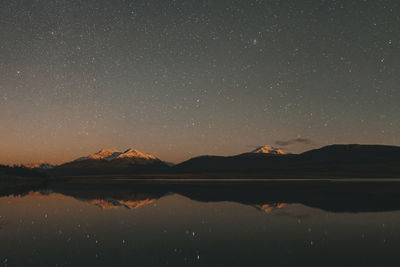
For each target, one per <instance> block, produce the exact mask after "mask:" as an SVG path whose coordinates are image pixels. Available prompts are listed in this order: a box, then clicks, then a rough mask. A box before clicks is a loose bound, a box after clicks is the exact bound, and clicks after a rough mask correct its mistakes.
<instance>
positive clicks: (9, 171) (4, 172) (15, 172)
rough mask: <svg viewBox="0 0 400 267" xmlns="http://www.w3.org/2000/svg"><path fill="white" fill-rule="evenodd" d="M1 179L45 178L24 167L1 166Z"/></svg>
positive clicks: (41, 174)
mask: <svg viewBox="0 0 400 267" xmlns="http://www.w3.org/2000/svg"><path fill="white" fill-rule="evenodd" d="M0 177H44V174H43V173H40V172H38V171H35V170H31V169H29V168H25V167H23V166H12V167H10V166H5V165H0Z"/></svg>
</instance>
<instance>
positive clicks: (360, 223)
mask: <svg viewBox="0 0 400 267" xmlns="http://www.w3.org/2000/svg"><path fill="white" fill-rule="evenodd" d="M398 188H399V186H398V183H396V182H393V183H389V182H388V183H374V182H370V183H365V182H357V183H348V184H344V183H339V184H336V183H335V184H331V183H328V182H326V181H325V182H321V183H318V182H317V183H308V184H305V183H301V182H297V183H296V182H293V183H290V185H283V184H282V183H258V184H252V185H249V184H246V183H240V184H236V185H232V184H226V183H219V184H213V185H210V184H204V183H199V184H196V183H185V184H179V183H172V184H171V183H156V182H154V183H137V182H136V183H98V182H87V181H84V182H82V181H74V182H69V183H55V184H52V185H41V186H39V188H29V187H21V188H15V190H14V191H11V192H7V193H3V194H2V196H1V197H0V240H1V242H0V266H398V265H399V264H400V259H399V258H398V249H399V248H400V200H398V199H399V198H398V196H399V194H398V192H399V190H398Z"/></svg>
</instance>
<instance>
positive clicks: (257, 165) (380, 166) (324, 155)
mask: <svg viewBox="0 0 400 267" xmlns="http://www.w3.org/2000/svg"><path fill="white" fill-rule="evenodd" d="M173 170H174V172H177V173H209V172H250V173H262V175H261V177H263V178H279V177H400V147H396V146H384V145H330V146H326V147H322V148H319V149H314V150H311V151H307V152H304V153H301V154H278V155H274V154H256V153H245V154H240V155H236V156H228V157H222V156H202V157H196V158H192V159H189V160H188V161H185V162H182V163H180V164H178V165H176V166H174V167H173Z"/></svg>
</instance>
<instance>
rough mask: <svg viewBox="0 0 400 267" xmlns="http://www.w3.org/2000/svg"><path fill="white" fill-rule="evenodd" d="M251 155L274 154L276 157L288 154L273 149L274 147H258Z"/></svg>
mask: <svg viewBox="0 0 400 267" xmlns="http://www.w3.org/2000/svg"><path fill="white" fill-rule="evenodd" d="M250 153H260V154H274V155H284V154H287V152H285V151H283V150H281V149H279V148H275V147H272V146H260V147H257V148H256V149H254V150H253V151H251V152H250Z"/></svg>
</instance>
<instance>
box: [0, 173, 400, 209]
mask: <svg viewBox="0 0 400 267" xmlns="http://www.w3.org/2000/svg"><path fill="white" fill-rule="evenodd" d="M31 190H36V189H34V188H28V187H24V188H20V189H19V190H18V191H16V192H10V191H7V192H2V193H1V192H0V195H10V194H13V193H14V194H20V195H24V194H27V193H28V192H29V191H31ZM50 192H54V193H59V194H63V195H65V196H71V197H73V198H75V199H78V200H81V201H85V202H88V203H90V204H93V205H96V206H98V207H100V208H102V209H115V208H118V207H124V208H128V209H137V208H139V207H142V206H145V205H150V204H153V203H155V202H156V201H157V200H158V199H160V198H162V197H164V196H167V195H170V194H179V195H182V196H185V197H187V198H189V199H192V200H195V201H200V202H219V201H229V202H236V203H241V204H245V205H250V206H253V207H256V208H257V209H258V210H260V211H263V212H271V211H274V210H279V209H282V208H284V207H285V206H286V205H288V204H295V203H298V204H303V205H306V206H309V207H313V208H319V209H323V210H325V211H332V212H368V211H390V210H400V199H399V198H398V195H399V193H400V182H337V181H336V182H334V183H332V182H330V181H326V180H325V181H324V180H320V181H308V182H304V181H303V182H299V181H296V182H294V181H292V182H277V181H274V182H263V183H212V184H204V183H198V184H196V183H175V184H172V183H166V184H161V183H143V182H141V183H132V182H130V183H117V182H112V183H110V182H108V183H98V182H95V183H94V182H91V181H87V182H82V181H79V182H77V183H74V182H73V181H72V182H67V183H54V184H51V185H47V188H46V190H45V191H41V194H40V196H43V195H46V194H49V193H50Z"/></svg>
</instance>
